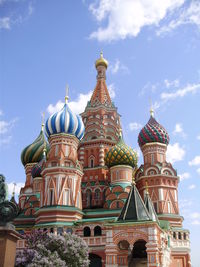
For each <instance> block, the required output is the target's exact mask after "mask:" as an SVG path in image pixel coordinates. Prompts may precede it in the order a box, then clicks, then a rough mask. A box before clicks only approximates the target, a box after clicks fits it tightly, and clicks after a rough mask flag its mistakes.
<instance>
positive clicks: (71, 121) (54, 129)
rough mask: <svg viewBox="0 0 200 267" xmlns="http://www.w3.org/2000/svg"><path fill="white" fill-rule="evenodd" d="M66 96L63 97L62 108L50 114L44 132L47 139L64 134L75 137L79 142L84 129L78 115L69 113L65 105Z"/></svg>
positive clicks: (69, 110)
mask: <svg viewBox="0 0 200 267" xmlns="http://www.w3.org/2000/svg"><path fill="white" fill-rule="evenodd" d="M67 100H68V96H66V97H65V104H64V106H63V108H62V109H61V110H60V111H58V112H56V113H54V114H52V115H51V116H50V117H49V118H48V120H47V121H46V125H45V130H46V135H47V137H48V138H49V137H50V135H53V134H59V133H66V134H71V135H75V136H76V137H77V138H78V139H79V140H81V139H82V138H83V135H84V131H85V127H84V124H83V121H82V119H81V117H80V116H79V115H76V114H75V113H73V112H72V111H71V109H70V108H69V106H68V104H67Z"/></svg>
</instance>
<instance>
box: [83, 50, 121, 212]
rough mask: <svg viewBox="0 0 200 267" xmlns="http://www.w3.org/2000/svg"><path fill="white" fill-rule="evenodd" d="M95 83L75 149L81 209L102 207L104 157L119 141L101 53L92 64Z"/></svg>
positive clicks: (105, 173)
mask: <svg viewBox="0 0 200 267" xmlns="http://www.w3.org/2000/svg"><path fill="white" fill-rule="evenodd" d="M95 67H96V70H97V83H96V86H95V89H94V91H93V94H92V97H91V99H90V101H89V102H88V104H87V106H86V108H85V111H84V112H83V113H82V114H81V116H82V119H83V122H84V125H85V135H84V138H83V139H82V141H81V144H80V146H79V160H80V162H81V163H82V165H83V170H84V176H83V179H82V199H83V208H94V207H96V208H97V207H103V204H104V201H105V197H104V193H105V189H106V187H107V185H108V182H109V181H110V176H109V173H108V168H107V167H106V166H105V163H104V157H105V154H106V153H107V151H108V150H109V148H110V147H112V146H113V145H115V144H116V143H117V142H118V139H119V132H120V115H119V114H118V112H117V108H116V107H115V105H114V104H113V103H112V101H111V98H110V95H109V92H108V88H107V85H106V70H107V67H108V62H107V60H106V59H104V57H103V53H102V52H101V54H100V58H99V59H97V60H96V62H95Z"/></svg>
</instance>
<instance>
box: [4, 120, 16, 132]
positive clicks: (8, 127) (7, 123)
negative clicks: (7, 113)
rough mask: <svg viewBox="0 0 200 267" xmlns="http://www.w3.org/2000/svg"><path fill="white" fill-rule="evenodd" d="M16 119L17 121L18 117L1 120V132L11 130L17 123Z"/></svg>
mask: <svg viewBox="0 0 200 267" xmlns="http://www.w3.org/2000/svg"><path fill="white" fill-rule="evenodd" d="M16 121H17V118H15V119H13V120H11V121H4V120H0V134H5V133H7V132H8V131H10V130H11V129H12V128H13V126H14V125H15V123H16Z"/></svg>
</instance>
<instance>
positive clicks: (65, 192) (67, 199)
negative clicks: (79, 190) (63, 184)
mask: <svg viewBox="0 0 200 267" xmlns="http://www.w3.org/2000/svg"><path fill="white" fill-rule="evenodd" d="M63 202H64V205H69V190H68V189H67V190H65V191H64V201H63Z"/></svg>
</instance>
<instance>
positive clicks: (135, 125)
mask: <svg viewBox="0 0 200 267" xmlns="http://www.w3.org/2000/svg"><path fill="white" fill-rule="evenodd" d="M128 126H129V129H130V130H131V131H137V130H139V129H141V128H142V124H140V123H138V122H130V123H129V125H128Z"/></svg>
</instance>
